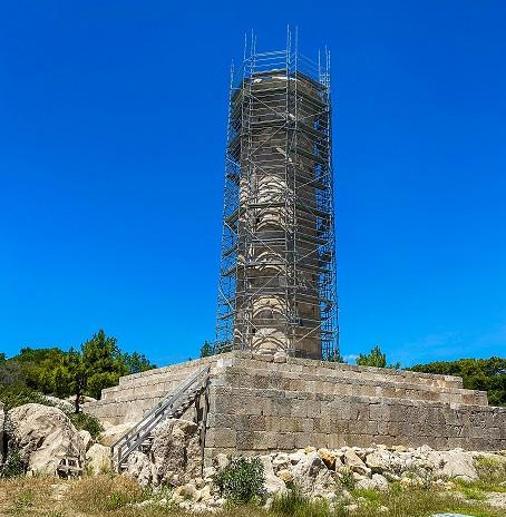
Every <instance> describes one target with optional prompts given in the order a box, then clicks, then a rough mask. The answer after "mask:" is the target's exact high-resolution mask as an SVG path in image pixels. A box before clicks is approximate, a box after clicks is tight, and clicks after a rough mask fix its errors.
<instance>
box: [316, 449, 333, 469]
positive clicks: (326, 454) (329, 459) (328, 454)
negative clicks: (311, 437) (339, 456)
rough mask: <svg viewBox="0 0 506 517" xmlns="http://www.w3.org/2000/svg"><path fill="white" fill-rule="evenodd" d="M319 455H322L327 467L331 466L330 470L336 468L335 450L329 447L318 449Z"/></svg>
mask: <svg viewBox="0 0 506 517" xmlns="http://www.w3.org/2000/svg"><path fill="white" fill-rule="evenodd" d="M318 456H320V458H321V459H322V461H323V463H325V465H326V466H327V468H329V469H330V470H335V468H336V455H335V453H334V452H332V451H329V450H328V449H318Z"/></svg>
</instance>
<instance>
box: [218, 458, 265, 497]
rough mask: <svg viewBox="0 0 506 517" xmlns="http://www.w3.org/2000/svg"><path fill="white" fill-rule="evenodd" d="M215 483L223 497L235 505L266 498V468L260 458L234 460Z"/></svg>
mask: <svg viewBox="0 0 506 517" xmlns="http://www.w3.org/2000/svg"><path fill="white" fill-rule="evenodd" d="M214 481H215V483H216V485H217V486H218V488H219V489H220V491H221V493H222V495H223V496H224V497H226V498H227V499H228V500H230V501H231V502H232V503H234V504H244V503H249V502H251V501H254V500H255V499H261V498H263V496H264V490H263V484H264V467H263V465H262V462H261V461H260V460H259V459H258V458H252V459H247V458H234V459H233V460H232V461H231V462H230V464H229V465H227V466H226V467H225V468H224V469H222V470H221V471H220V472H218V473H217V474H216V475H215V477H214Z"/></svg>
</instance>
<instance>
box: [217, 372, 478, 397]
mask: <svg viewBox="0 0 506 517" xmlns="http://www.w3.org/2000/svg"><path fill="white" fill-rule="evenodd" d="M253 366H256V365H255V364H253ZM224 375H225V385H230V386H238V387H241V388H246V389H262V390H271V389H272V390H279V391H287V392H297V391H300V392H313V393H320V394H323V395H332V396H340V395H341V396H351V395H354V396H367V397H384V398H399V399H410V400H421V401H432V402H443V403H456V404H461V405H474V406H476V405H481V406H486V405H487V397H486V393H485V392H480V391H473V390H464V389H461V388H453V387H451V388H450V387H433V386H430V385H427V384H423V383H421V384H420V383H413V382H405V381H402V380H397V381H393V380H381V381H379V380H376V381H374V380H372V379H364V378H362V377H359V378H356V377H355V378H353V377H349V376H344V377H342V376H341V375H340V372H337V373H333V372H332V374H329V373H328V372H311V373H306V372H304V374H303V375H301V374H300V373H298V372H293V371H289V370H286V371H280V370H277V371H270V370H265V369H259V368H253V367H245V365H244V364H243V363H242V362H241V363H240V365H237V364H234V365H233V366H229V367H228V368H227V369H226V371H225V374H224ZM392 379H393V378H392ZM401 379H402V378H401Z"/></svg>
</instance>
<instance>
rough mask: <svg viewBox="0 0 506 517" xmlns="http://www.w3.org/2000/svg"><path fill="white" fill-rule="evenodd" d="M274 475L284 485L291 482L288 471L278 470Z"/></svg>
mask: <svg viewBox="0 0 506 517" xmlns="http://www.w3.org/2000/svg"><path fill="white" fill-rule="evenodd" d="M276 475H277V476H278V478H279V479H281V480H282V481H284V482H285V483H291V482H293V474H292V473H291V472H290V471H289V470H288V469H281V470H278V473H277V474H276Z"/></svg>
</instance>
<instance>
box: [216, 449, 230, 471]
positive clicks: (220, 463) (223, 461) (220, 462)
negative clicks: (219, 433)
mask: <svg viewBox="0 0 506 517" xmlns="http://www.w3.org/2000/svg"><path fill="white" fill-rule="evenodd" d="M214 461H215V463H216V470H218V471H220V470H223V469H224V468H226V467H228V465H229V464H230V460H229V459H228V457H227V455H226V454H223V453H220V454H217V455H216V458H214Z"/></svg>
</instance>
